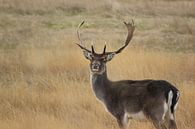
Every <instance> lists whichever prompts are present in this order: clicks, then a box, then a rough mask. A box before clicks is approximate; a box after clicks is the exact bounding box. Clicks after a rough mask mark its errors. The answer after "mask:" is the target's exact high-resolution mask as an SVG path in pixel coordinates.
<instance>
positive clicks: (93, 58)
mask: <svg viewBox="0 0 195 129" xmlns="http://www.w3.org/2000/svg"><path fill="white" fill-rule="evenodd" d="M83 24H84V21H83V22H82V23H81V24H80V25H79V27H78V29H77V36H78V39H79V41H80V44H77V45H78V46H79V47H80V48H81V49H82V50H83V54H84V56H85V58H86V59H88V60H90V70H91V72H92V73H97V74H102V73H103V72H104V71H105V70H106V62H108V61H110V60H112V58H113V57H114V56H115V55H116V54H118V53H120V52H122V50H123V49H124V48H125V47H126V46H127V45H128V44H129V42H130V41H131V39H132V37H133V32H134V30H135V26H134V22H133V20H132V23H126V22H124V24H125V26H126V27H127V30H128V35H127V39H126V41H125V44H124V45H123V46H122V47H121V48H119V49H118V50H117V51H113V52H106V45H105V46H104V49H103V52H102V53H101V54H99V53H96V52H95V50H94V47H93V45H92V46H91V50H89V49H87V48H85V47H84V46H83V42H82V40H81V39H80V34H79V28H80V27H81V26H82V25H83Z"/></svg>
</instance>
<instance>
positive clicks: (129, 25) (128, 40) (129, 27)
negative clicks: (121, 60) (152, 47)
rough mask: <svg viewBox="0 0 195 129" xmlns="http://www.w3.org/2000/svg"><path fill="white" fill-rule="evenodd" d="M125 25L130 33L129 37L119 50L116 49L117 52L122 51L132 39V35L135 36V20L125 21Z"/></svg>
mask: <svg viewBox="0 0 195 129" xmlns="http://www.w3.org/2000/svg"><path fill="white" fill-rule="evenodd" d="M124 24H125V26H126V27H127V30H128V35H127V39H126V41H125V45H124V46H122V47H121V48H119V49H118V50H117V51H115V53H116V54H118V53H120V52H121V51H122V50H123V49H124V48H125V47H126V46H127V45H128V44H129V42H130V41H131V39H132V37H133V32H134V30H135V25H134V21H133V20H132V22H131V23H130V22H128V23H126V22H124Z"/></svg>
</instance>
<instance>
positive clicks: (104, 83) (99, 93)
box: [91, 71, 110, 102]
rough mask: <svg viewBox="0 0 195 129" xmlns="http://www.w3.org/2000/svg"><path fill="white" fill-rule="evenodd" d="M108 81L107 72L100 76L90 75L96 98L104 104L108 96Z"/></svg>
mask: <svg viewBox="0 0 195 129" xmlns="http://www.w3.org/2000/svg"><path fill="white" fill-rule="evenodd" d="M109 83H110V81H109V79H108V78H107V72H106V71H105V72H104V73H102V74H96V73H91V85H92V89H93V91H94V93H95V95H96V97H97V98H98V99H99V100H100V101H103V102H105V100H106V98H107V95H109V90H110V85H109Z"/></svg>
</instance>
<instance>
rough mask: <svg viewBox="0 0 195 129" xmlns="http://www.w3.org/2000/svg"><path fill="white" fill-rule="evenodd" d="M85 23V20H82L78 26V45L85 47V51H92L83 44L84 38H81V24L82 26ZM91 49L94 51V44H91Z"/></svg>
mask: <svg viewBox="0 0 195 129" xmlns="http://www.w3.org/2000/svg"><path fill="white" fill-rule="evenodd" d="M84 23H85V21H82V22H81V23H80V24H79V26H78V28H77V37H78V40H79V42H80V43H79V44H78V43H77V45H78V46H79V47H80V48H81V49H83V50H85V51H88V52H91V51H90V50H88V49H87V48H86V47H84V46H83V42H82V40H81V37H80V33H79V29H80V28H81V26H82V25H83V24H84ZM91 49H92V52H93V53H94V48H93V45H92V46H91Z"/></svg>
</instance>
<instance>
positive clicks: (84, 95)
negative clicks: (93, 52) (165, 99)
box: [0, 0, 195, 129]
mask: <svg viewBox="0 0 195 129" xmlns="http://www.w3.org/2000/svg"><path fill="white" fill-rule="evenodd" d="M94 3H95V4H94ZM194 4H195V2H194V1H190V0H189V1H185V0H180V1H177V0H174V1H171V0H160V1H147V2H144V1H143V0H138V1H135V0H132V1H131V2H129V1H128V0H122V1H117V0H115V1H112V0H110V1H107V0H100V1H99V0H93V1H92V0H84V1H82V2H77V1H76V0H75V1H70V0H69V1H67V0H58V1H56V0H47V1H45V0H39V1H38V0H34V1H31V0H0V21H1V22H0V129H108V128H109V129H117V128H118V127H117V124H116V121H115V119H114V118H113V117H111V116H110V115H109V114H108V113H106V112H105V111H104V108H103V106H102V105H101V104H100V103H98V102H97V100H96V99H95V97H94V96H93V94H92V91H91V88H90V84H89V68H88V65H89V64H88V62H87V61H86V60H85V59H84V57H83V55H82V52H81V51H80V50H79V48H78V47H77V46H76V45H75V44H74V43H75V42H77V40H76V38H75V36H74V35H75V28H76V26H77V25H78V23H80V21H82V20H83V19H87V21H88V23H87V24H86V26H85V27H84V29H83V30H82V32H83V35H82V38H83V39H84V40H85V41H86V45H87V46H89V44H90V43H91V42H95V46H96V49H97V50H98V51H100V50H101V49H102V48H101V47H102V46H103V44H104V41H107V42H108V49H109V50H113V49H116V48H117V47H119V46H120V45H121V44H122V42H123V39H125V30H124V29H125V28H124V27H123V26H122V24H121V21H123V20H126V21H127V20H130V19H131V18H134V19H135V23H136V31H135V35H134V38H133V40H132V44H131V46H129V47H128V48H127V49H126V50H125V51H124V52H123V53H121V54H120V55H118V56H116V57H115V58H114V59H113V61H112V62H110V63H109V64H108V74H109V78H110V79H112V80H119V79H146V78H152V79H166V80H168V81H170V82H171V83H173V84H175V85H176V86H177V88H178V89H179V90H180V91H181V98H180V101H179V106H178V110H177V112H176V117H177V123H178V126H179V129H194V128H195V122H194V121H195V108H194V107H195V101H193V98H194V97H195V94H194V93H195V86H194V85H195V80H194V79H195V68H194V66H195V53H194V52H195V44H194V43H195V36H194V34H195V28H194V26H195V17H194V16H195V11H194V10H195V6H194ZM165 7H166V8H165ZM118 66H120V67H118ZM130 124H131V128H133V129H141V128H144V129H150V128H153V127H152V125H151V124H150V123H149V122H143V123H141V122H137V121H131V122H130Z"/></svg>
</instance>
